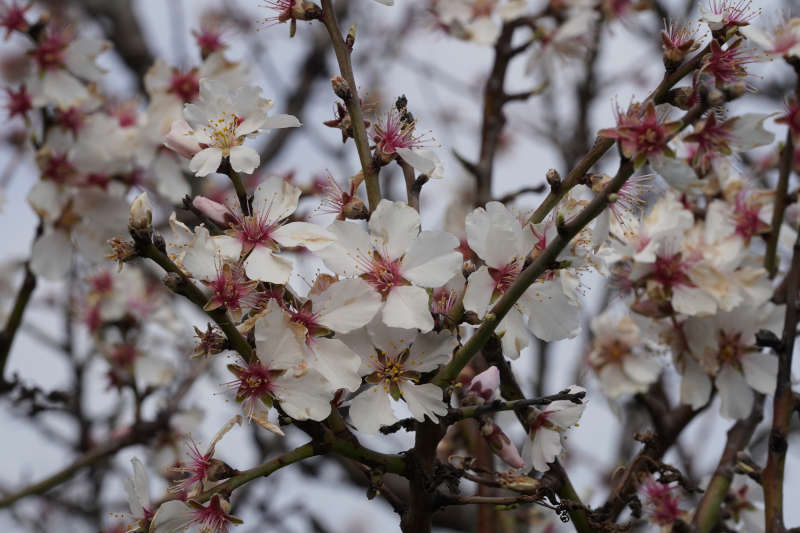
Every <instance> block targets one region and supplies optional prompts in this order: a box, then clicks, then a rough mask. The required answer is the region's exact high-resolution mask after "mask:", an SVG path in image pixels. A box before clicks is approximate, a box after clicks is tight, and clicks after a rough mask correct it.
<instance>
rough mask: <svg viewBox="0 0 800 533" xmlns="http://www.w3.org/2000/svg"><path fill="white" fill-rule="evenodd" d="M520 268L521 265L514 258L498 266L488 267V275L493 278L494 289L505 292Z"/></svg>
mask: <svg viewBox="0 0 800 533" xmlns="http://www.w3.org/2000/svg"><path fill="white" fill-rule="evenodd" d="M521 270H522V265H521V264H520V262H519V260H516V259H515V260H514V261H512V262H510V263H508V264H506V265H503V266H502V267H500V268H490V269H489V275H490V276H492V279H493V280H494V290H495V291H496V292H499V293H504V292H506V291H507V290H508V288H509V287H511V284H512V283H514V280H516V279H517V276H519V273H520V271H521Z"/></svg>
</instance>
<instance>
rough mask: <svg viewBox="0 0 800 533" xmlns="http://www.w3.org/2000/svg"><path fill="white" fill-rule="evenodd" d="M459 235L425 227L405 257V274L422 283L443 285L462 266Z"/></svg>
mask: <svg viewBox="0 0 800 533" xmlns="http://www.w3.org/2000/svg"><path fill="white" fill-rule="evenodd" d="M457 247H458V239H457V238H456V237H455V236H453V235H450V234H449V233H446V232H444V231H423V232H422V233H420V234H419V238H417V239H416V240H414V241H413V242H412V243H411V246H410V247H409V248H408V252H406V255H405V257H404V258H403V263H402V264H403V277H405V278H406V279H407V280H409V281H410V282H412V283H413V284H414V285H418V286H420V287H428V288H433V287H441V286H442V285H444V284H445V283H447V282H448V281H449V280H450V278H452V277H453V276H455V275H456V273H457V272H459V271H460V270H461V264H462V262H463V257H462V256H461V253H460V252H457V251H456V250H455V249H456V248H457Z"/></svg>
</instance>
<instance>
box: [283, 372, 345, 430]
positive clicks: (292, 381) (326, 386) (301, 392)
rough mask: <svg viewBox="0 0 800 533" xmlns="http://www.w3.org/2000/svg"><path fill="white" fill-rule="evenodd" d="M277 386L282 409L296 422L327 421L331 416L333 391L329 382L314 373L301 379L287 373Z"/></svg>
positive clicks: (304, 375) (302, 376)
mask: <svg viewBox="0 0 800 533" xmlns="http://www.w3.org/2000/svg"><path fill="white" fill-rule="evenodd" d="M276 384H277V385H278V386H279V387H280V390H279V391H278V392H277V395H278V399H279V400H280V404H281V408H282V409H283V410H284V411H286V414H287V415H289V416H291V417H292V418H294V419H296V420H317V421H319V420H325V419H326V418H328V415H330V414H331V403H330V402H331V400H332V399H333V391H332V390H331V385H330V383H328V381H327V380H326V379H325V378H323V377H322V375H320V374H318V373H317V372H314V371H309V372H306V373H304V374H302V375H301V376H299V377H294V376H293V375H292V373H291V372H287V373H286V374H284V375H283V376H281V377H280V378H279V379H277V380H276Z"/></svg>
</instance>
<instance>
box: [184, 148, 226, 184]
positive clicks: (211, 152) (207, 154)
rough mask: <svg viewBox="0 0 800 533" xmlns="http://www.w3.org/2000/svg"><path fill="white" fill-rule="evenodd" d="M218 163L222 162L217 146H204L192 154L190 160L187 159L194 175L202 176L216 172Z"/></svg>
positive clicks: (220, 151)
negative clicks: (204, 147)
mask: <svg viewBox="0 0 800 533" xmlns="http://www.w3.org/2000/svg"><path fill="white" fill-rule="evenodd" d="M220 163H222V150H220V149H219V148H206V149H204V150H200V151H199V152H197V153H196V154H194V156H193V157H192V159H191V161H189V170H191V171H192V172H194V175H195V176H198V177H201V178H202V177H203V176H208V175H209V174H211V173H212V172H216V171H217V169H218V168H219V165H220Z"/></svg>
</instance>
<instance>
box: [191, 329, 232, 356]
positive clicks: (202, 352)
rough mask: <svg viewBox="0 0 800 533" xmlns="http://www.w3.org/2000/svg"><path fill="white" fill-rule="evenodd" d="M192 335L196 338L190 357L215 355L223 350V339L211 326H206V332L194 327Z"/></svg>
mask: <svg viewBox="0 0 800 533" xmlns="http://www.w3.org/2000/svg"><path fill="white" fill-rule="evenodd" d="M194 334H195V337H196V338H197V344H196V345H195V347H194V352H193V353H192V357H205V356H209V355H216V354H218V353H222V351H223V350H224V349H225V340H226V339H225V337H223V336H222V334H220V333H218V332H217V331H216V330H215V329H214V328H213V327H212V326H211V324H209V325H208V329H206V331H203V330H201V329H198V328H197V327H195V328H194Z"/></svg>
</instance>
